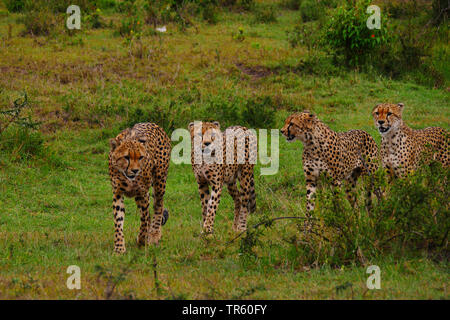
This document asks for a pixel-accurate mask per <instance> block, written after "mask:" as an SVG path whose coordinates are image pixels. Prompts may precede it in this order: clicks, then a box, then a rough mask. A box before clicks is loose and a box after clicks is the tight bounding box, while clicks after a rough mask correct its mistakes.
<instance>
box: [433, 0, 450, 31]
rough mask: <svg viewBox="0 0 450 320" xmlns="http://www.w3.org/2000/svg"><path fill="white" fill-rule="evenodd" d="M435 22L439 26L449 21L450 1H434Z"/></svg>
mask: <svg viewBox="0 0 450 320" xmlns="http://www.w3.org/2000/svg"><path fill="white" fill-rule="evenodd" d="M432 8H433V13H432V15H433V22H434V25H439V24H441V23H442V22H443V21H447V20H448V12H449V2H448V0H433V5H432Z"/></svg>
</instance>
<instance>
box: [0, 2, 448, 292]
mask: <svg viewBox="0 0 450 320" xmlns="http://www.w3.org/2000/svg"><path fill="white" fill-rule="evenodd" d="M257 3H258V4H259V5H267V4H273V5H276V10H275V12H276V21H274V22H270V23H269V22H268V23H263V22H259V21H258V20H255V14H254V13H253V12H252V11H235V10H228V9H224V10H221V11H220V15H219V17H218V21H217V23H215V24H211V23H208V22H206V21H204V20H202V19H200V18H199V17H197V16H193V17H191V20H192V25H191V26H189V27H187V28H185V30H183V29H182V28H180V26H179V24H177V23H176V22H168V23H167V24H165V25H166V27H167V32H165V33H159V32H156V31H154V29H153V27H152V26H151V25H143V26H142V27H141V29H140V34H139V36H138V37H134V36H131V37H130V38H127V37H124V36H121V35H118V34H117V33H116V32H115V30H116V28H115V27H114V26H117V25H119V24H120V23H121V19H123V17H122V15H121V14H120V13H118V12H116V11H114V10H112V9H105V10H102V11H101V13H100V16H101V19H102V20H103V23H104V25H103V26H102V27H100V28H90V27H88V21H87V20H83V19H82V26H81V30H79V31H74V32H73V33H68V32H60V33H57V34H50V35H42V36H41V35H34V36H31V35H28V34H23V32H24V29H25V27H24V24H23V23H21V22H20V21H21V20H20V18H21V17H23V15H24V13H20V12H18V13H10V12H8V10H7V8H6V6H5V5H4V4H3V3H2V2H1V1H0V110H6V109H8V108H9V107H11V106H12V105H13V104H14V101H15V100H16V99H19V98H21V97H22V96H23V93H24V92H26V94H27V97H28V100H29V105H30V108H29V110H27V111H26V112H29V115H30V117H31V119H32V121H35V122H39V126H38V128H37V129H36V130H30V131H27V132H25V133H23V132H21V131H20V129H18V127H17V128H16V127H15V126H14V125H11V126H10V127H9V128H8V130H5V132H3V133H2V135H3V137H2V139H1V140H0V143H3V144H4V145H5V146H6V145H8V146H10V145H11V143H8V139H10V140H11V141H13V140H14V139H15V137H16V138H17V137H18V136H19V137H23V139H24V141H25V142H24V143H22V142H21V140H20V139H19V140H17V142H16V143H15V144H14V145H13V146H11V147H8V148H9V149H8V148H7V147H3V148H1V147H0V208H1V209H2V212H1V214H0V299H105V298H113V299H122V298H124V299H448V298H449V293H448V286H449V284H450V281H449V280H450V274H449V271H450V270H449V264H448V258H447V259H433V258H431V257H430V255H428V254H427V253H426V252H422V251H418V252H416V253H415V254H405V255H403V256H398V255H390V254H386V255H383V256H380V257H378V259H377V260H370V263H369V265H370V264H374V265H378V266H379V267H380V269H381V289H379V290H368V289H367V287H366V280H367V277H368V274H366V266H363V265H360V264H358V263H349V264H342V265H326V264H324V265H319V266H311V265H309V264H306V263H303V262H302V258H301V257H299V256H298V254H297V251H296V249H295V246H293V245H292V243H291V242H290V239H291V238H292V237H295V236H296V235H297V234H298V232H299V231H298V228H297V225H296V222H295V221H293V220H279V221H276V222H275V223H274V224H273V225H272V227H270V228H267V229H265V231H264V233H263V234H262V235H260V238H259V239H258V244H257V245H255V246H254V257H253V258H252V259H248V258H246V257H245V255H244V254H243V253H242V250H243V249H242V247H243V244H242V242H241V240H240V239H237V240H235V241H233V242H231V243H230V240H232V239H233V238H234V236H235V234H233V233H232V230H231V226H232V221H233V208H234V206H233V201H232V199H231V197H230V195H229V194H228V192H227V191H224V192H223V195H222V201H221V203H220V207H219V209H218V211H217V215H216V223H215V233H214V236H213V238H211V239H205V238H203V237H201V235H200V232H201V205H200V199H199V196H198V191H197V184H196V182H195V178H194V175H193V172H192V169H191V166H190V165H187V164H178V165H177V164H174V163H173V162H171V164H170V168H169V177H168V182H167V189H166V195H165V198H164V200H165V206H166V207H167V208H168V209H169V211H170V218H169V220H168V222H167V224H166V225H165V226H164V227H163V230H162V240H161V242H160V245H159V246H158V247H153V246H149V247H146V248H138V247H137V245H136V237H137V234H138V229H139V224H140V220H139V213H138V210H137V208H136V205H135V203H134V200H132V199H126V201H125V207H126V216H125V227H124V231H125V237H126V245H127V253H126V254H125V255H123V256H117V255H114V254H113V233H114V223H113V217H112V209H111V203H112V192H111V186H110V182H109V176H108V152H109V143H108V140H109V138H111V137H114V136H115V135H116V134H117V133H118V132H119V131H120V130H122V129H124V128H126V127H128V126H131V125H132V124H134V123H135V122H141V121H148V122H155V123H157V124H159V125H160V126H162V127H163V128H164V129H165V130H166V131H167V132H168V134H169V136H170V134H171V132H172V131H173V130H174V129H176V128H186V127H187V125H188V124H189V122H191V121H193V120H217V121H220V122H221V123H222V126H223V127H225V126H226V125H232V124H246V125H247V123H236V122H235V121H237V119H242V117H241V116H239V115H240V112H241V110H243V108H245V106H248V105H249V104H250V105H252V103H253V105H255V104H256V105H258V106H261V107H260V108H261V110H262V111H261V112H262V113H263V115H265V114H266V112H267V114H268V115H271V117H272V118H271V119H270V121H269V120H267V121H266V119H262V120H258V121H260V123H261V124H260V126H259V127H258V128H267V129H270V128H275V129H279V128H281V127H282V125H283V123H284V119H285V118H286V117H287V116H288V115H289V114H290V113H292V112H294V111H300V110H304V109H309V110H311V111H312V112H314V113H315V114H317V116H318V117H319V119H321V120H322V121H324V122H325V123H326V124H328V125H329V126H330V127H331V128H332V129H334V130H337V131H344V130H350V129H363V130H365V131H367V132H368V133H370V134H371V135H372V136H373V137H374V139H375V140H376V141H377V143H379V142H380V136H379V134H378V132H377V131H376V129H375V127H374V125H373V121H372V118H371V115H370V112H371V110H372V108H373V107H374V106H375V105H376V104H377V103H380V102H393V103H397V102H403V103H405V112H404V119H405V121H406V122H407V123H408V124H409V125H410V126H411V127H413V128H424V127H427V126H441V127H443V128H446V129H447V130H448V129H450V103H449V101H450V99H449V98H450V96H449V89H448V79H446V80H445V81H447V82H444V85H441V86H433V85H426V84H423V83H420V82H417V81H414V79H413V78H411V79H409V78H407V77H406V78H401V79H400V78H391V77H387V76H384V75H380V74H378V73H376V72H366V71H364V72H363V71H361V70H359V69H358V68H356V69H351V70H345V71H342V70H341V71H333V72H330V73H328V72H327V70H326V68H327V65H324V66H320V65H319V66H317V68H319V69H320V72H319V71H317V72H306V71H304V70H303V69H301V68H298V65H299V61H302V59H303V58H304V57H307V56H308V55H310V52H309V50H308V48H307V47H306V46H304V45H299V46H296V47H292V46H291V45H290V43H289V41H288V36H287V32H288V31H289V30H291V29H292V27H293V26H294V25H295V24H298V23H299V22H298V21H299V12H298V11H296V10H291V9H289V8H286V7H285V6H282V5H280V1H257ZM82 14H83V12H82ZM63 16H64V15H63ZM142 23H143V22H142ZM240 34H241V35H243V36H241V37H240V36H239V35H240ZM447 46H448V44H447ZM446 58H447V61H448V56H447V57H446ZM264 101H269V102H267V103H265V102H264ZM258 110H259V109H258ZM236 114H238V115H237V116H236ZM244 120H245V119H244ZM251 120H252V119H250V120H249V121H251ZM250 123H251V122H250ZM265 125H266V126H265ZM20 134H22V136H20ZM26 139H28V140H26ZM14 141H15V140H14ZM27 141H28V142H29V144H31V145H33V144H35V143H36V144H39V145H41V149H42V150H40V151H39V152H35V153H33V152H30V154H27V153H24V152H25V151H24V148H25V147H27V146H28V145H27V144H26V142H27ZM30 141H31V142H30ZM175 144H176V142H174V145H175ZM0 146H1V145H0ZM28 147H29V146H28ZM30 150H32V148H31V147H30ZM301 152H302V145H301V143H300V142H295V143H291V144H288V143H287V142H286V141H284V139H283V138H282V137H281V136H280V158H279V171H278V173H277V174H276V175H272V176H261V175H260V169H261V166H262V165H261V164H258V165H257V166H256V169H255V178H256V182H255V183H256V193H257V211H256V213H255V214H253V215H252V216H251V217H250V219H249V226H252V225H254V224H256V223H258V222H260V221H261V219H262V218H263V217H265V218H267V217H268V218H275V217H282V216H299V217H302V216H304V214H305V196H306V190H305V179H304V176H303V173H302V169H301V164H302V162H301ZM150 208H151V206H150ZM336 214H338V213H336ZM70 265H77V266H79V267H80V269H81V286H82V288H81V290H69V289H68V288H67V287H66V280H67V278H68V277H69V274H67V273H66V270H67V267H69V266H70Z"/></svg>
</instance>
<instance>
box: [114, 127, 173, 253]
mask: <svg viewBox="0 0 450 320" xmlns="http://www.w3.org/2000/svg"><path fill="white" fill-rule="evenodd" d="M110 146H111V150H110V152H109V176H110V180H111V186H112V190H113V213H114V226H115V234H114V252H116V253H119V254H121V253H125V251H126V249H125V239H124V233H123V224H124V218H125V207H124V196H126V197H130V198H134V200H135V201H136V204H137V206H138V208H139V210H140V213H141V227H140V231H139V235H138V237H137V243H138V245H139V246H142V245H145V244H146V243H153V244H158V242H159V240H160V239H161V226H162V225H164V224H165V222H166V221H167V219H168V217H169V213H168V211H167V209H164V205H163V197H164V193H165V189H166V179H167V172H168V169H169V160H170V152H171V144H170V140H169V137H168V136H167V134H166V133H165V132H164V130H162V129H161V128H160V127H159V126H157V125H156V124H154V123H138V124H135V125H134V126H133V128H131V129H130V128H128V129H125V130H124V131H122V132H121V133H119V134H118V135H117V137H116V138H112V139H110ZM150 186H153V208H154V219H153V221H151V218H150V215H149V202H150V199H149V189H150Z"/></svg>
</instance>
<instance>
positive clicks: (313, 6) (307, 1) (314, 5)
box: [299, 0, 325, 22]
mask: <svg viewBox="0 0 450 320" xmlns="http://www.w3.org/2000/svg"><path fill="white" fill-rule="evenodd" d="M299 10H300V15H301V17H302V20H303V21H304V22H308V21H315V20H317V19H319V18H320V16H322V15H323V14H324V11H325V8H324V6H323V4H322V3H321V2H317V1H314V0H302V1H301V3H300V6H299Z"/></svg>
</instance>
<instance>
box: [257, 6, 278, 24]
mask: <svg viewBox="0 0 450 320" xmlns="http://www.w3.org/2000/svg"><path fill="white" fill-rule="evenodd" d="M254 17H255V21H256V22H259V23H274V22H277V15H276V11H275V7H274V6H271V5H265V6H257V7H256V8H255V10H254Z"/></svg>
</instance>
